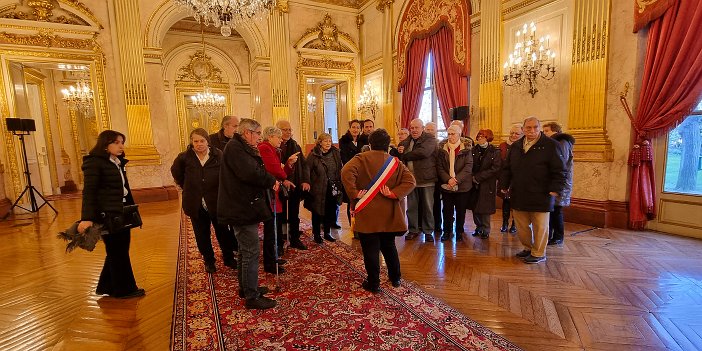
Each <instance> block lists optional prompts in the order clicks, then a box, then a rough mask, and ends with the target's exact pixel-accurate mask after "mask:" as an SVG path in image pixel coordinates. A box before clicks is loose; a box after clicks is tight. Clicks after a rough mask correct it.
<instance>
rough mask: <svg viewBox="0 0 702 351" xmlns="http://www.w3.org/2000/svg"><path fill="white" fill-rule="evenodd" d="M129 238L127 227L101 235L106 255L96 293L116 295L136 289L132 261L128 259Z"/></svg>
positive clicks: (126, 293)
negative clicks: (123, 229)
mask: <svg viewBox="0 0 702 351" xmlns="http://www.w3.org/2000/svg"><path fill="white" fill-rule="evenodd" d="M131 238H132V236H131V233H130V232H129V229H127V230H125V231H121V232H117V233H111V234H107V235H103V236H102V241H104V242H105V252H106V253H107V256H106V257H105V264H104V265H103V266H102V272H100V279H99V280H98V285H97V289H96V292H97V293H98V294H109V295H110V296H115V297H117V296H125V295H129V294H131V293H133V292H134V291H136V290H137V289H138V288H137V285H136V280H134V272H133V271H132V262H131V260H130V259H129V243H130V242H131Z"/></svg>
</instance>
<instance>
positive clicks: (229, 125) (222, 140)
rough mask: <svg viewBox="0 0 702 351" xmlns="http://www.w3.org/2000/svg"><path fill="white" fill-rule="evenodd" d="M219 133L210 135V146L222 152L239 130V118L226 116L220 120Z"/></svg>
mask: <svg viewBox="0 0 702 351" xmlns="http://www.w3.org/2000/svg"><path fill="white" fill-rule="evenodd" d="M220 127H221V128H220V129H219V132H217V133H214V134H210V145H212V146H214V147H216V148H218V149H219V150H220V151H224V146H225V145H227V142H228V141H229V140H230V139H231V138H232V137H233V136H234V133H236V130H237V128H239V117H237V116H231V115H227V116H224V117H223V118H222V123H221V124H220Z"/></svg>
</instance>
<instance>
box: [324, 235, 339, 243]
mask: <svg viewBox="0 0 702 351" xmlns="http://www.w3.org/2000/svg"><path fill="white" fill-rule="evenodd" d="M324 240H326V241H331V242H335V241H336V239H334V238H333V237H332V236H331V234H329V233H326V234H324Z"/></svg>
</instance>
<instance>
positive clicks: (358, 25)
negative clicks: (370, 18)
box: [356, 13, 366, 29]
mask: <svg viewBox="0 0 702 351" xmlns="http://www.w3.org/2000/svg"><path fill="white" fill-rule="evenodd" d="M364 23H366V20H365V18H364V17H363V14H362V13H361V14H359V15H358V16H356V28H358V29H361V26H362V25H363V24H364Z"/></svg>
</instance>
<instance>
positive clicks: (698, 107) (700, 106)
mask: <svg viewBox="0 0 702 351" xmlns="http://www.w3.org/2000/svg"><path fill="white" fill-rule="evenodd" d="M695 111H697V112H702V100H700V103H699V104H697V107H695Z"/></svg>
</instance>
